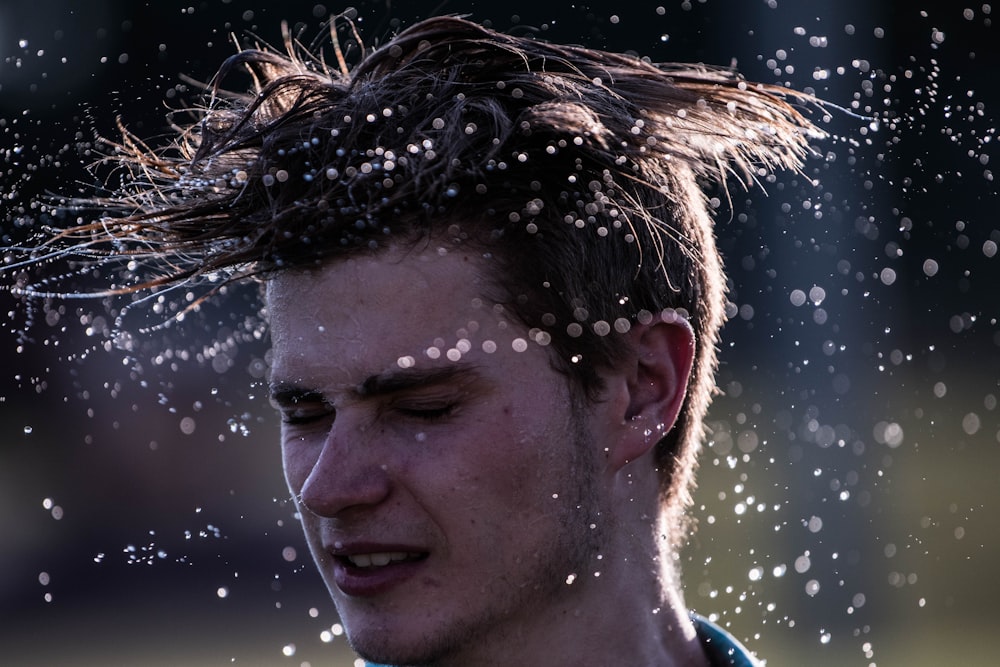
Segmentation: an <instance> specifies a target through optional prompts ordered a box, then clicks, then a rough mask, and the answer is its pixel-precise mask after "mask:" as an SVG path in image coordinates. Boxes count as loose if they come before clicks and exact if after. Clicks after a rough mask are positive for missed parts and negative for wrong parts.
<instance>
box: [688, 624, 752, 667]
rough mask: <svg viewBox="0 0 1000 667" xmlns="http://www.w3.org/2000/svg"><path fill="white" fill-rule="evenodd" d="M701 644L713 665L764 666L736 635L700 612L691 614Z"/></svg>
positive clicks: (720, 666)
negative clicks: (700, 614)
mask: <svg viewBox="0 0 1000 667" xmlns="http://www.w3.org/2000/svg"><path fill="white" fill-rule="evenodd" d="M691 620H692V621H693V622H694V628H695V631H696V632H697V633H698V639H699V640H700V641H701V646H702V648H703V649H705V655H707V656H708V660H709V664H710V665H711V666H712V667H763V665H764V663H763V662H761V661H760V660H758V659H757V658H755V657H754V656H753V654H751V653H750V651H749V649H747V647H745V646H743V644H741V643H740V641H739V640H738V639H736V637H733V636H732V635H731V634H729V633H728V632H726V631H725V630H723V629H722V628H721V627H719V626H718V625H716V624H715V623H713V622H712V621H710V620H708V619H707V618H705V617H703V616H699V615H698V614H691Z"/></svg>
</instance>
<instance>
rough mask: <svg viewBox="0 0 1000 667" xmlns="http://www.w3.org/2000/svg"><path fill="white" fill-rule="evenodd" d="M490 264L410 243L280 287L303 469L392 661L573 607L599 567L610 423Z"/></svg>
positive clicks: (300, 481) (299, 477)
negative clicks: (533, 333) (574, 391)
mask: <svg viewBox="0 0 1000 667" xmlns="http://www.w3.org/2000/svg"><path fill="white" fill-rule="evenodd" d="M484 261H485V260H483V259H481V257H480V256H478V255H476V254H475V253H472V252H448V253H445V252H443V251H437V250H436V249H433V248H428V249H426V250H415V251H411V252H407V253H404V252H401V251H396V250H391V251H386V252H384V253H382V254H380V255H378V256H377V257H366V258H357V259H352V260H347V261H342V262H339V263H334V264H331V265H327V266H326V267H324V268H322V269H319V270H316V271H313V272H308V273H307V272H297V271H296V272H286V273H284V274H280V275H279V276H278V277H276V278H275V279H273V280H272V281H271V283H270V284H269V285H268V308H269V311H270V319H271V336H272V341H273V364H272V394H273V399H274V402H275V404H276V405H277V407H278V408H279V409H280V410H281V412H282V415H283V424H282V454H283V459H284V466H285V475H286V478H287V481H288V485H289V488H290V490H291V492H292V494H293V495H294V497H295V498H296V500H297V501H298V503H299V508H300V511H301V516H302V523H303V526H304V529H305V533H306V537H307V540H308V542H309V546H310V548H311V550H312V553H313V556H314V558H315V560H316V563H317V565H318V567H319V570H320V572H321V573H322V576H323V578H324V580H325V581H326V584H327V586H328V587H329V590H330V593H331V595H332V596H333V599H334V601H335V603H336V606H337V609H338V611H339V614H340V616H341V619H342V621H343V623H344V626H345V628H346V630H347V634H348V637H349V638H350V640H351V643H352V645H353V646H354V648H355V649H356V650H357V651H358V652H359V653H361V654H362V655H363V656H365V657H367V658H369V659H374V660H376V661H380V662H391V663H396V664H401V663H405V664H410V663H411V662H423V661H427V660H429V659H433V658H441V657H448V656H451V657H456V656H457V652H458V651H461V650H466V649H467V648H468V647H470V646H489V645H496V646H500V645H502V642H503V641H509V640H514V638H516V637H517V636H518V635H520V634H521V633H522V630H524V629H525V628H530V627H533V626H535V627H536V626H537V624H538V623H540V622H541V623H544V619H545V618H547V617H552V615H554V614H564V613H572V611H573V609H575V608H577V606H578V605H579V604H580V602H581V600H580V596H583V595H586V591H587V583H586V581H587V580H588V579H590V580H592V579H593V576H594V575H593V570H594V569H599V568H595V567H594V566H595V564H596V563H597V562H598V561H596V560H595V559H596V554H597V552H598V551H599V550H600V548H601V544H602V540H603V537H602V535H603V530H602V526H603V525H604V522H605V521H606V513H605V512H604V510H603V509H602V505H603V503H604V501H603V500H602V498H603V497H604V495H605V493H604V491H602V488H603V483H602V481H601V480H602V478H603V464H602V461H603V456H602V455H601V453H600V449H599V447H600V445H599V444H598V443H601V442H602V423H603V421H605V420H607V419H609V417H608V415H606V414H604V410H605V408H603V406H602V404H600V403H599V404H596V405H594V406H588V408H587V410H583V409H581V408H574V407H573V406H574V405H575V402H574V398H573V396H572V395H571V391H570V389H569V387H568V384H567V380H566V378H565V377H564V376H563V375H560V374H559V373H557V372H556V371H554V370H553V368H552V366H551V364H550V359H549V354H548V352H547V351H546V349H545V348H544V347H543V346H542V345H539V344H538V343H537V342H534V341H532V340H530V339H529V335H528V332H527V331H525V330H524V328H523V327H522V326H520V325H518V324H515V322H514V321H513V320H512V319H511V318H510V317H509V316H508V314H507V313H506V312H505V311H504V310H503V309H502V308H500V307H499V306H496V305H495V304H494V303H492V302H490V301H489V300H488V299H486V298H485V297H484V296H483V295H484V294H485V293H486V292H487V289H486V283H485V281H484V279H483V278H482V275H481V273H482V268H483V262H484ZM514 641H516V640H514ZM466 657H467V656H466ZM469 664H472V663H469Z"/></svg>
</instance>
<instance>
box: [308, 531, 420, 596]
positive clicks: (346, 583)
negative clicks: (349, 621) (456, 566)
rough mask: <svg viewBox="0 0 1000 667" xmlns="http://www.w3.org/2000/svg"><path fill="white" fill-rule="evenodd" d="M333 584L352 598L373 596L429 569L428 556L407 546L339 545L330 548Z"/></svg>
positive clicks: (339, 543) (337, 543) (382, 544)
mask: <svg viewBox="0 0 1000 667" xmlns="http://www.w3.org/2000/svg"><path fill="white" fill-rule="evenodd" d="M327 553H328V554H329V556H330V559H331V563H332V566H333V567H332V574H333V580H334V583H336V585H337V588H339V589H340V590H341V591H342V592H343V593H344V594H345V595H348V596H350V597H373V596H375V595H380V594H383V593H387V592H389V591H390V590H392V589H393V588H395V587H396V586H399V585H401V584H403V583H404V582H405V581H406V580H407V579H409V578H410V577H411V576H413V574H415V573H416V572H417V571H419V570H420V569H422V568H423V567H425V566H426V562H427V558H428V556H429V553H428V552H427V551H426V550H424V549H421V548H419V547H414V546H413V545H408V544H386V543H350V544H345V543H341V542H336V543H334V544H331V545H329V546H328V548H327Z"/></svg>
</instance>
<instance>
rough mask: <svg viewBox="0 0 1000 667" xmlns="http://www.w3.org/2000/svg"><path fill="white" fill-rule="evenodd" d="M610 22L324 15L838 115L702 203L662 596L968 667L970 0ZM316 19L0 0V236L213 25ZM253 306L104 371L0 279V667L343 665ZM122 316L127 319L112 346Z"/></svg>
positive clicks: (979, 269)
mask: <svg viewBox="0 0 1000 667" xmlns="http://www.w3.org/2000/svg"><path fill="white" fill-rule="evenodd" d="M623 4H624V3H614V2H605V1H602V2H594V3H591V4H587V5H582V4H577V3H562V4H559V5H546V6H542V5H543V3H500V2H495V1H491V2H464V3H460V2H448V1H444V2H412V3H407V4H406V5H405V7H402V8H401V7H398V6H395V5H394V4H392V3H390V2H388V0H384V1H382V2H375V1H370V2H358V3H354V8H355V10H354V14H352V15H353V16H354V17H355V21H356V24H357V26H358V28H359V30H360V31H361V33H362V34H363V35H364V36H365V38H366V39H367V40H369V41H370V42H378V41H380V40H382V39H383V38H384V36H385V35H387V34H389V33H391V32H392V31H394V30H396V29H397V28H398V27H399V26H400V25H405V24H407V23H410V22H412V21H413V20H414V19H416V18H420V17H424V16H427V15H430V14H432V13H443V12H448V13H463V14H465V13H468V14H470V15H471V17H472V18H473V19H476V20H488V21H490V22H491V23H492V25H494V26H495V27H497V28H500V29H505V30H507V29H510V30H515V31H526V32H531V31H534V32H537V33H538V34H539V36H540V37H543V38H550V39H553V40H556V41H566V42H575V43H583V44H587V45H590V46H595V47H600V48H609V49H612V50H629V51H632V52H634V53H636V54H638V55H641V56H648V57H650V58H652V59H653V60H657V61H669V60H678V61H704V62H707V63H712V64H720V65H730V64H733V65H736V66H737V67H738V68H739V69H740V71H742V72H743V73H744V74H745V75H746V76H747V77H748V78H749V79H751V80H758V81H764V82H769V83H783V84H788V85H791V86H793V87H795V88H798V89H807V90H811V91H813V92H815V93H816V94H818V95H819V96H820V97H822V98H824V99H827V100H829V101H830V102H832V103H833V104H835V105H837V106H839V107H841V109H839V110H838V109H834V108H832V107H830V108H828V109H827V110H828V112H829V114H830V118H829V119H828V120H827V121H826V122H825V127H827V128H828V129H829V131H830V133H831V137H830V138H829V139H827V140H825V141H823V142H821V143H819V144H817V148H818V155H817V156H816V157H815V158H814V159H813V160H811V161H810V163H809V164H808V165H807V168H806V170H805V173H804V174H802V175H795V174H791V175H783V176H781V177H779V178H778V179H776V180H773V181H767V182H765V183H763V187H764V191H766V194H765V192H762V191H761V190H760V189H757V190H753V191H751V192H750V193H749V194H747V193H745V192H743V191H742V190H740V189H739V188H738V187H734V189H733V197H732V200H731V201H729V200H727V198H726V197H725V196H723V193H719V192H715V193H711V194H712V196H714V197H716V198H717V201H715V204H716V205H717V206H718V208H719V215H718V220H719V222H718V228H717V233H718V236H719V240H720V245H721V247H722V248H723V251H724V253H725V255H726V259H727V265H728V267H729V271H730V276H731V292H730V299H731V300H732V304H731V311H732V312H731V316H732V317H731V320H730V323H729V324H728V325H727V327H726V329H725V331H724V338H725V343H724V345H723V349H722V366H721V368H720V372H719V386H720V389H721V390H722V394H721V395H720V397H719V398H718V400H717V402H716V403H715V405H714V407H713V410H712V414H711V427H712V436H711V441H710V443H709V445H708V447H707V449H706V453H705V457H704V459H703V464H702V470H701V484H700V488H699V491H698V495H697V497H696V506H695V508H694V510H693V511H694V515H695V517H696V518H697V520H698V530H697V531H696V533H695V534H694V535H693V537H692V540H691V544H690V545H689V546H688V548H687V550H686V551H685V552H684V554H683V556H682V560H683V563H684V575H685V586H686V591H687V592H686V595H687V600H688V603H689V605H690V606H691V607H692V608H694V609H696V610H698V611H699V612H701V613H702V614H706V615H717V617H718V619H719V620H720V622H721V623H723V624H724V625H725V626H727V627H728V628H729V629H730V630H731V631H732V632H733V633H734V634H736V636H738V637H739V638H741V639H743V640H744V641H745V642H746V643H747V644H748V645H750V646H751V647H752V648H754V649H755V650H757V652H758V653H759V654H760V655H761V656H763V657H766V658H768V664H769V665H774V666H777V665H831V666H832V665H838V666H839V665H858V666H867V665H880V666H893V665H907V666H913V665H917V666H922V665H928V666H929V665H944V664H962V665H984V666H985V665H992V664H995V663H996V660H995V659H994V658H992V657H991V654H992V651H991V650H990V647H989V642H988V639H989V637H990V629H991V626H992V625H994V624H995V623H996V621H997V620H998V616H997V612H996V611H995V600H996V599H997V598H998V594H1000V584H998V583H997V582H996V578H995V577H994V576H992V572H991V567H992V565H993V564H994V563H996V562H998V561H1000V537H998V532H1000V531H998V530H997V525H998V522H997V519H996V512H997V510H998V509H1000V441H998V438H1000V424H998V419H997V397H998V394H1000V388H998V379H1000V348H998V345H1000V334H998V327H997V317H998V312H997V311H998V310H1000V299H998V298H997V296H996V294H995V286H996V285H998V284H1000V271H998V268H997V261H998V260H997V259H996V258H995V255H996V252H997V244H998V243H1000V231H998V229H1000V225H998V221H997V216H996V211H997V210H998V209H997V203H998V196H997V193H996V187H995V185H994V183H993V174H992V171H991V167H992V163H991V157H992V154H993V147H994V133H995V125H996V119H997V118H998V117H1000V111H998V102H1000V100H998V99H997V92H996V87H995V85H994V81H993V79H994V78H995V72H996V71H997V64H998V59H1000V47H997V46H996V44H998V43H1000V40H998V39H997V35H996V29H995V28H994V27H993V26H992V20H993V19H992V14H991V7H990V5H988V4H975V5H973V4H971V3H970V4H968V5H967V6H963V5H962V4H961V3H938V4H936V5H931V6H928V5H926V4H920V5H917V4H914V3H905V2H877V1H868V2H861V1H859V0H850V1H847V2H833V1H829V2H802V3H792V2H773V1H771V2H764V1H760V2H757V1H746V0H704V1H701V0H695V1H690V2H687V1H684V2H681V1H673V2H655V1H654V2H640V3H631V4H629V5H628V6H627V7H625V6H622V5H623ZM345 8H346V7H342V6H339V5H332V4H319V3H316V2H297V1H295V0H288V1H287V2H284V3H281V5H280V6H276V5H273V4H271V3H266V2H263V1H262V0H253V1H246V2H240V1H238V0H232V1H230V0H212V1H205V2H198V3H192V2H191V1H190V0H188V2H173V1H162V2H142V3H136V2H126V1H125V0H117V1H112V0H104V1H100V0H98V1H94V2H89V3H87V5H86V7H83V6H81V5H80V4H79V3H74V2H70V1H69V0H65V1H63V2H59V1H50V0H46V1H40V2H27V1H25V0H7V2H5V3H4V4H3V5H2V6H0V156H2V158H3V161H2V162H0V170H2V171H0V207H2V208H0V222H2V225H3V227H2V229H3V242H2V244H0V245H3V246H5V247H9V246H12V245H16V244H17V243H18V242H21V241H23V240H24V239H25V238H27V237H28V236H29V235H30V234H31V230H32V225H38V224H45V223H47V222H51V220H50V219H49V218H47V217H46V215H44V214H43V213H42V211H41V209H40V208H39V206H38V204H37V202H38V201H39V198H40V197H43V196H45V195H46V193H60V194H64V195H72V194H74V193H76V192H92V191H93V189H94V188H96V187H99V179H98V178H96V177H94V176H92V175H91V174H89V173H88V172H87V171H86V170H85V169H84V168H83V165H85V164H88V163H89V162H91V161H92V160H93V158H94V155H93V154H92V153H88V152H87V151H88V148H90V145H89V144H90V143H91V142H92V140H93V137H94V133H95V132H96V133H100V134H103V135H106V136H114V119H115V117H116V115H117V114H120V115H121V116H122V118H123V119H124V121H125V122H126V124H127V125H128V126H129V127H130V128H131V129H132V130H133V131H135V132H136V133H137V134H139V135H140V136H144V137H153V138H155V137H156V136H157V135H159V134H162V133H163V132H164V128H165V123H166V122H165V114H166V111H167V106H165V105H164V101H166V104H167V105H169V107H171V108H178V107H183V105H184V104H185V103H186V102H190V101H191V100H192V99H194V97H195V93H194V88H193V87H192V86H190V85H188V84H187V83H186V79H184V78H182V75H186V76H190V77H192V78H193V79H195V80H206V79H208V78H209V77H210V76H211V75H212V73H213V72H214V70H215V68H216V67H217V65H218V64H219V63H220V62H221V61H222V60H223V59H224V58H225V57H226V56H227V55H229V54H230V53H232V52H233V48H234V47H233V46H232V43H231V37H230V36H231V35H233V34H235V35H237V36H239V38H240V39H241V40H243V41H246V37H245V35H246V33H247V31H250V32H252V33H254V34H257V35H259V36H260V37H261V39H262V40H264V41H266V42H270V43H279V42H280V21H281V20H282V19H287V20H288V21H289V22H290V23H291V24H292V28H293V30H296V29H298V28H301V29H302V30H303V32H302V34H303V35H304V37H303V40H304V41H306V42H309V41H310V40H311V39H312V38H313V37H314V36H317V35H321V34H322V27H321V24H322V22H323V21H324V20H326V18H327V17H328V16H329V15H330V14H331V13H337V12H340V11H342V10H344V9H345ZM297 22H298V23H297ZM349 41H350V35H346V34H345V35H343V36H342V43H344V44H347V43H348V42H349ZM821 115H822V114H820V116H821ZM817 120H822V119H821V118H820V117H819V116H818V117H817ZM100 176H101V177H102V178H104V177H109V176H110V177H112V178H113V175H108V174H101V175H100ZM4 256H5V262H8V263H9V262H10V261H11V258H12V257H13V256H14V255H13V253H10V252H5V255H4ZM5 280H6V279H5ZM88 280H89V278H88ZM88 284H89V285H90V286H93V285H99V284H100V281H99V279H96V280H94V281H93V282H92V283H87V282H84V283H81V287H86V286H87V285H88ZM256 297H257V295H256V292H255V289H254V288H253V287H250V286H248V287H245V288H242V289H237V290H233V291H232V292H231V293H230V294H228V295H226V296H225V298H221V299H218V300H215V301H213V302H211V303H210V304H208V305H206V306H205V307H204V308H202V309H201V310H200V312H199V313H197V314H196V315H195V316H193V317H190V318H188V320H187V321H185V323H184V324H183V325H182V326H176V327H168V328H166V329H163V330H159V331H153V332H151V333H147V334H136V341H137V343H136V350H135V352H134V353H133V354H131V355H126V354H125V353H124V352H122V351H120V350H118V349H116V348H115V347H114V346H113V345H107V338H108V332H109V331H110V330H111V325H112V323H111V321H110V319H109V317H108V316H107V315H106V314H105V312H106V305H105V304H103V303H101V302H99V301H67V300H64V301H58V300H55V301H52V302H50V303H38V304H29V305H27V306H26V305H25V304H21V303H19V302H17V301H16V300H15V299H14V298H13V297H12V296H11V295H10V294H9V293H8V292H6V291H3V292H0V302H2V305H3V312H4V313H7V316H6V318H5V321H6V322H7V326H6V327H4V329H3V331H0V355H2V356H0V359H2V365H0V369H2V371H0V526H2V527H3V530H2V533H0V535H2V537H0V540H2V542H0V546H2V548H0V620H2V622H0V663H3V664H11V665H56V664H60V665H61V664H66V665H95V666H96V665H102V666H103V665H205V666H210V665H224V664H225V665H229V664H236V665H289V666H295V667H305V666H307V665H311V666H318V665H337V666H340V665H345V666H346V665H351V664H352V663H353V660H354V658H353V656H351V654H350V652H349V650H348V649H347V647H346V642H345V640H344V638H343V637H342V636H340V634H339V626H337V625H336V623H337V619H336V616H335V614H334V611H333V609H332V605H331V603H330V602H329V600H328V597H327V595H326V592H325V590H324V588H323V585H322V582H321V581H320V579H319V577H318V575H316V574H315V573H314V571H313V568H312V566H311V564H310V562H309V557H308V554H307V553H306V550H305V546H304V544H303V542H302V539H301V536H300V533H299V529H298V526H297V524H296V522H295V519H294V516H293V512H292V508H291V506H290V504H289V503H288V501H287V492H286V490H285V488H284V483H283V481H282V478H281V472H280V462H279V456H278V447H277V425H276V420H275V419H273V418H272V416H271V414H270V408H269V407H268V406H267V402H266V400H264V398H263V392H262V391H261V381H262V378H263V374H264V371H265V369H266V365H267V355H266V349H267V348H266V340H265V339H264V338H263V337H262V335H261V330H260V327H259V321H258V320H257V318H256V316H255V313H256V306H257V302H256ZM110 307H111V308H117V307H119V304H114V303H112V304H110ZM155 323H156V317H155V315H154V314H150V313H149V312H144V311H142V310H141V309H137V311H136V312H135V313H134V314H133V315H131V316H130V318H129V319H127V320H126V322H125V329H126V330H128V331H133V332H138V331H139V330H141V329H142V327H143V326H145V325H149V324H155ZM106 348H107V349H106ZM609 602H612V601H609Z"/></svg>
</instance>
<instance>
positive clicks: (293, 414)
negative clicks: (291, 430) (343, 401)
mask: <svg viewBox="0 0 1000 667" xmlns="http://www.w3.org/2000/svg"><path fill="white" fill-rule="evenodd" d="M279 411H280V413H281V422H282V423H283V424H294V425H302V424H310V423H312V422H317V421H320V420H322V419H327V418H330V417H332V416H334V415H336V414H337V410H336V408H334V407H333V406H332V405H330V404H329V403H326V402H325V401H324V402H319V403H306V404H296V405H292V406H286V407H283V408H280V409H279Z"/></svg>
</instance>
